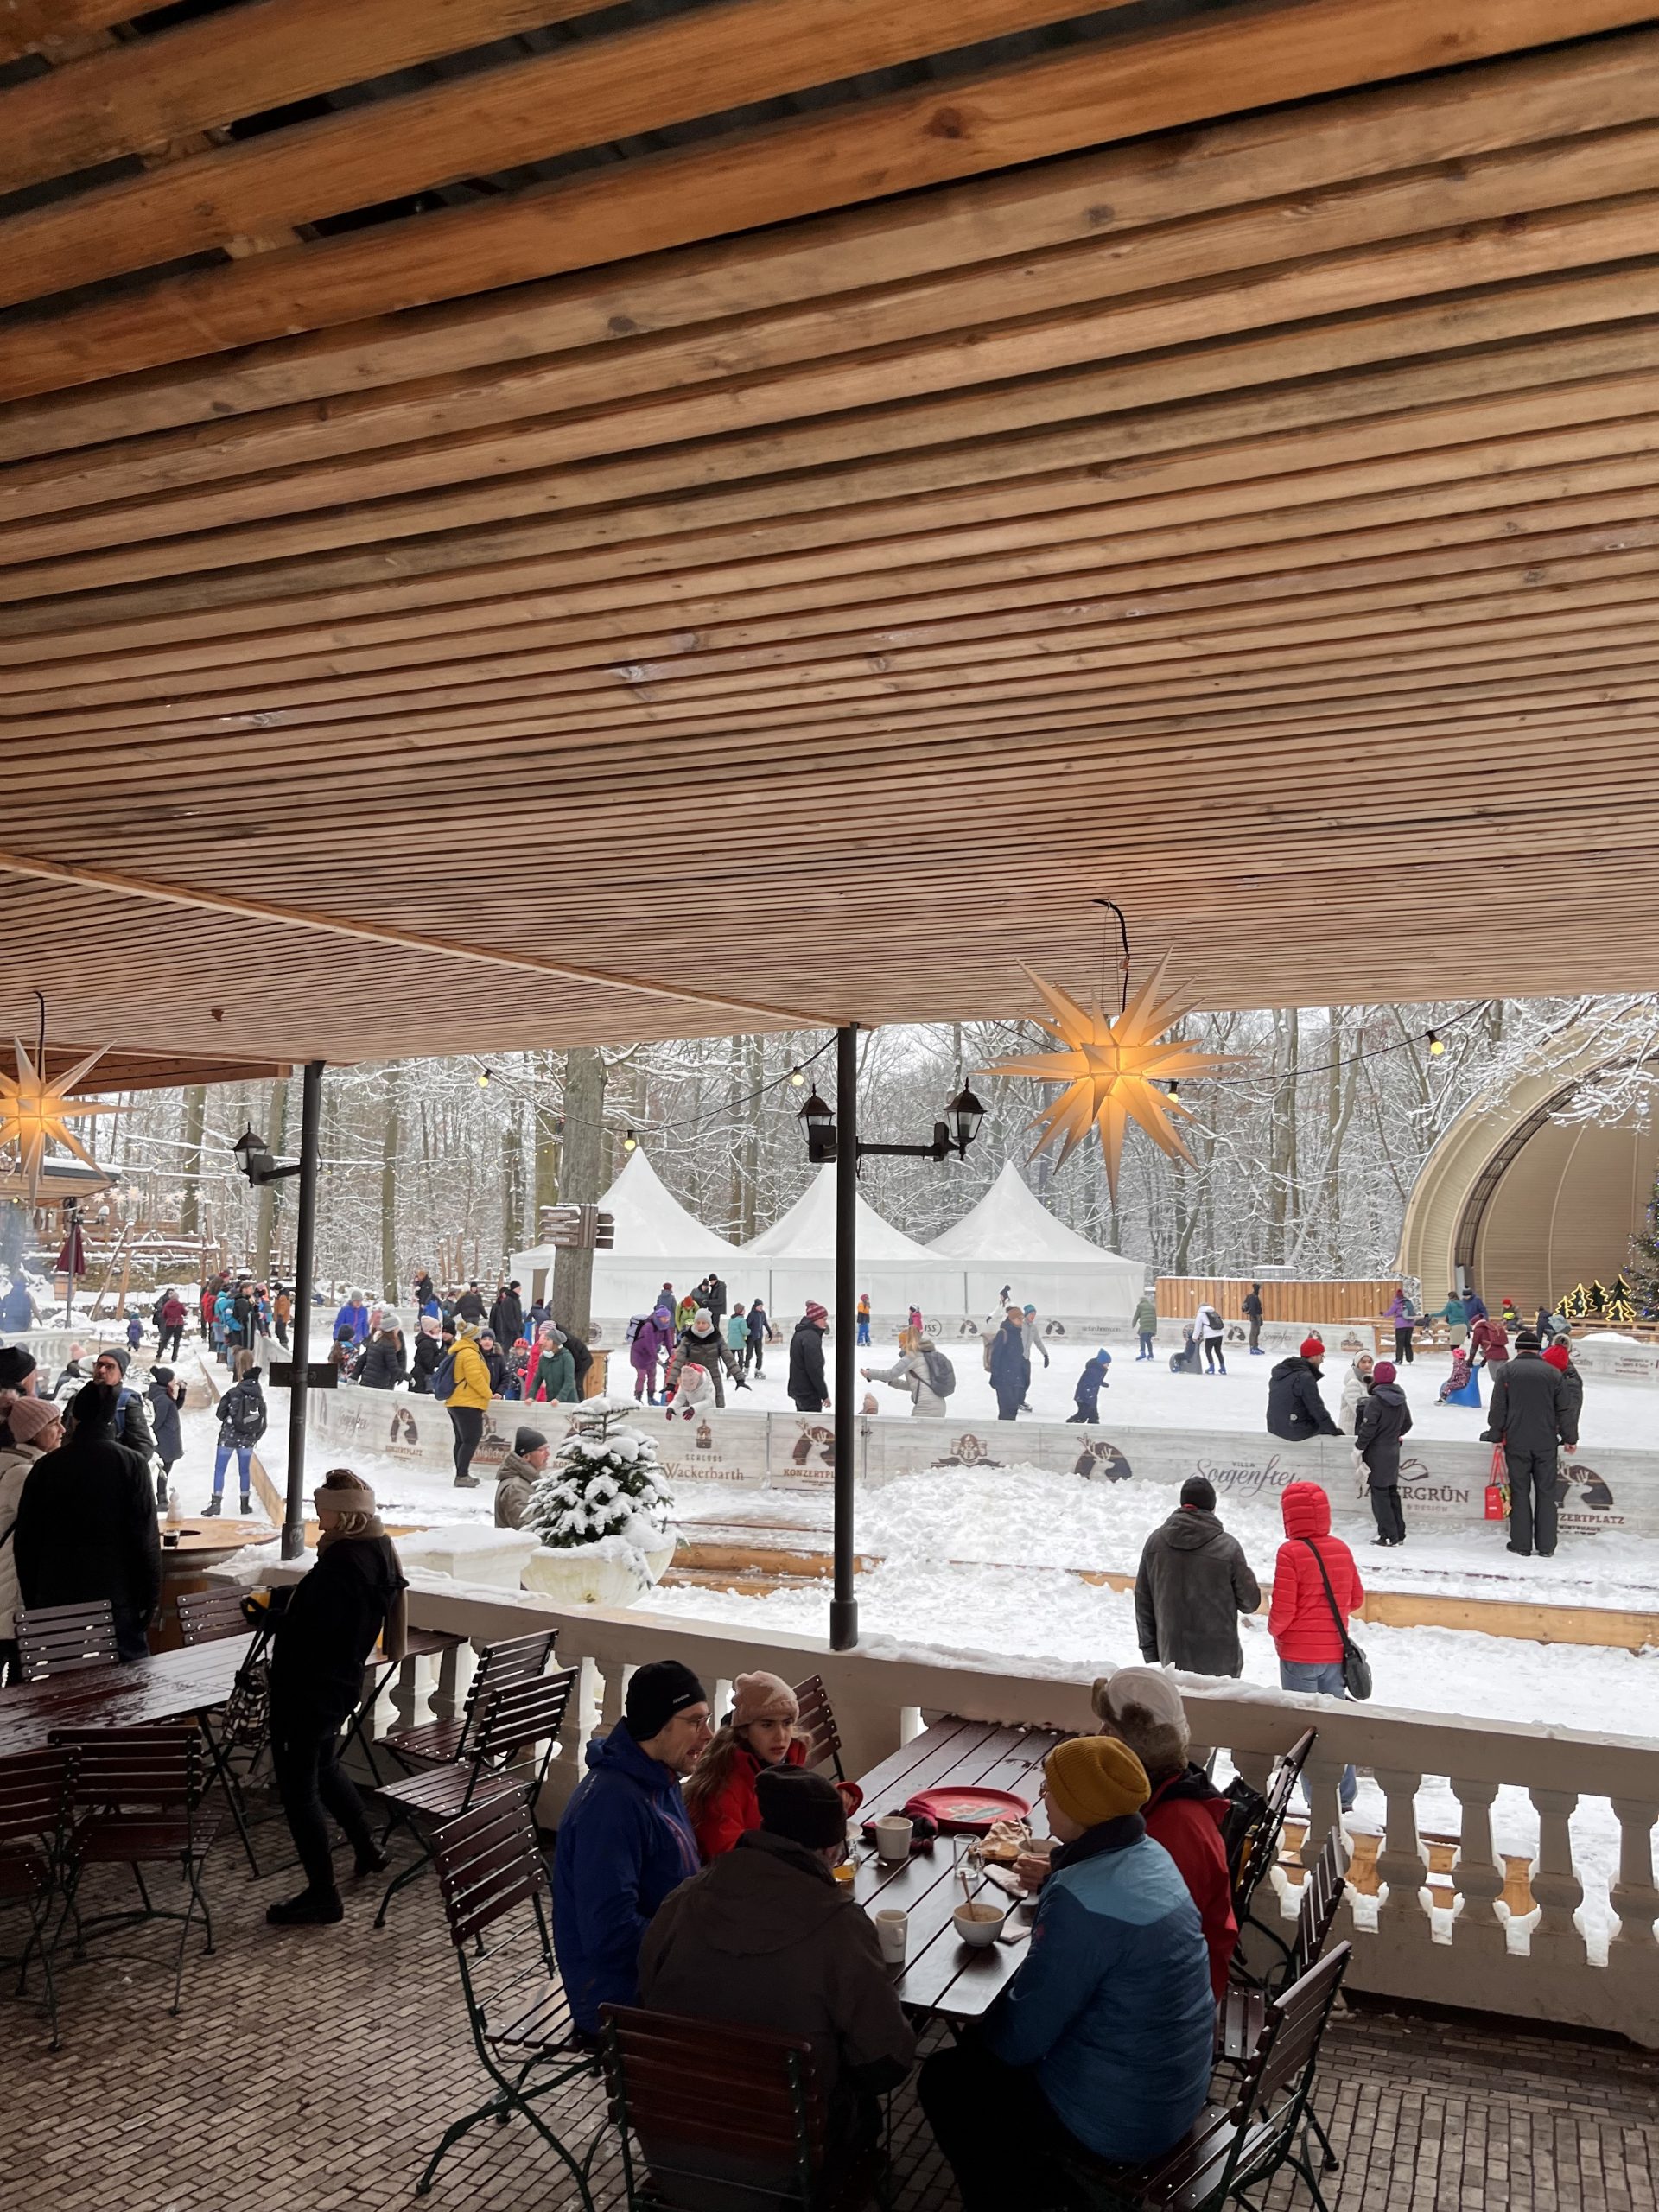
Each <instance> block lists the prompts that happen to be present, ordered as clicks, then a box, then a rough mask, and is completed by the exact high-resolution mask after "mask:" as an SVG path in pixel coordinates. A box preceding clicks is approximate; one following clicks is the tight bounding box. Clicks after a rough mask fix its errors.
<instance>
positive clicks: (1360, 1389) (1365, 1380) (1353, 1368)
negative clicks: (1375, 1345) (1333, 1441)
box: [1337, 1359, 1371, 1436]
mask: <svg viewBox="0 0 1659 2212" xmlns="http://www.w3.org/2000/svg"><path fill="white" fill-rule="evenodd" d="M1370 1387H1371V1378H1370V1376H1369V1375H1362V1374H1361V1373H1360V1371H1359V1362H1358V1360H1357V1359H1356V1360H1353V1361H1351V1363H1350V1364H1349V1369H1348V1372H1347V1373H1346V1374H1345V1375H1344V1376H1343V1378H1342V1402H1341V1404H1340V1405H1339V1406H1338V1408H1337V1427H1338V1428H1339V1429H1341V1431H1342V1432H1343V1433H1344V1436H1351V1435H1352V1434H1353V1433H1354V1422H1355V1421H1356V1419H1357V1416H1358V1414H1359V1402H1360V1400H1361V1399H1362V1398H1363V1396H1364V1395H1365V1393H1366V1392H1367V1391H1368V1390H1369V1389H1370Z"/></svg>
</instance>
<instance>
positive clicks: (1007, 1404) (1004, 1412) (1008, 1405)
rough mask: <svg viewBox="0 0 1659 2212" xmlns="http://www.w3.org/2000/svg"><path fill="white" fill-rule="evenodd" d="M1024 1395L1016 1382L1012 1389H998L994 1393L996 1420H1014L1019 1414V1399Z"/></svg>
mask: <svg viewBox="0 0 1659 2212" xmlns="http://www.w3.org/2000/svg"><path fill="white" fill-rule="evenodd" d="M1025 1395H1026V1393H1025V1390H1024V1389H1021V1388H1020V1385H1019V1384H1018V1383H1016V1384H1015V1385H1014V1389H1012V1390H999V1391H998V1392H997V1394H996V1417H997V1419H998V1421H1013V1420H1014V1419H1015V1418H1016V1417H1017V1415H1018V1414H1019V1411H1020V1401H1021V1400H1022V1399H1023V1398H1024V1396H1025Z"/></svg>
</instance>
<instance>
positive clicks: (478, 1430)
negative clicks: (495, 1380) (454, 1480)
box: [449, 1406, 484, 1476]
mask: <svg viewBox="0 0 1659 2212" xmlns="http://www.w3.org/2000/svg"><path fill="white" fill-rule="evenodd" d="M449 1425H450V1427H452V1428H453V1429H454V1432H455V1473H456V1474H457V1476H460V1475H464V1474H466V1473H467V1471H469V1469H470V1468H471V1466H472V1464H473V1454H474V1452H476V1451H477V1449H478V1447H479V1446H480V1444H481V1443H482V1442H483V1441H484V1408H482V1407H481V1406H451V1407H450V1408H449Z"/></svg>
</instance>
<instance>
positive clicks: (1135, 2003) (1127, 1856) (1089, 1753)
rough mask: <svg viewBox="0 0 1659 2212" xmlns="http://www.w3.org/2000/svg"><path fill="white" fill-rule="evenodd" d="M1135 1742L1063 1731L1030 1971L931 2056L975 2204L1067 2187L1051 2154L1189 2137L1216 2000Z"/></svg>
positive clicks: (1199, 2104)
mask: <svg viewBox="0 0 1659 2212" xmlns="http://www.w3.org/2000/svg"><path fill="white" fill-rule="evenodd" d="M1150 1795H1151V1789H1150V1785H1149V1784H1148V1783H1147V1776H1146V1770H1145V1769H1144V1768H1143V1767H1142V1766H1141V1762H1140V1760H1139V1759H1138V1758H1136V1757H1135V1753H1134V1752H1133V1751H1130V1749H1129V1748H1128V1745H1127V1744H1122V1743H1119V1742H1117V1741H1116V1739H1115V1738H1112V1737H1109V1736H1078V1737H1073V1738H1071V1740H1070V1741H1069V1742H1067V1743H1064V1744H1060V1745H1056V1747H1055V1749H1054V1750H1053V1751H1051V1752H1050V1753H1049V1755H1048V1759H1047V1762H1046V1765H1045V1768H1044V1770H1043V1802H1044V1803H1045V1804H1046V1806H1047V1808H1048V1819H1049V1827H1050V1828H1051V1829H1052V1833H1053V1834H1054V1835H1055V1836H1056V1837H1058V1840H1059V1842H1060V1844H1061V1848H1060V1849H1059V1850H1058V1851H1057V1852H1056V1853H1054V1856H1053V1858H1052V1861H1051V1862H1050V1871H1049V1872H1048V1874H1047V1877H1046V1879H1045V1880H1044V1883H1043V1888H1042V1900H1041V1903H1040V1904H1039V1906H1038V1908H1037V1917H1036V1921H1035V1923H1034V1925H1033V1929H1032V1935H1031V1948H1030V1951H1029V1953H1028V1955H1027V1957H1026V1959H1025V1961H1024V1962H1023V1963H1022V1965H1021V1966H1020V1971H1019V1972H1018V1973H1017V1974H1015V1975H1014V1980H1012V1981H1011V1982H1010V1983H1009V1984H1008V1986H1007V1989H1006V1990H1005V1991H1004V1992H1003V1993H1002V1995H1001V1997H1000V1998H999V1999H998V2000H997V2002H996V2003H995V2005H993V2006H992V2008H991V2010H990V2012H988V2014H987V2015H986V2018H985V2021H984V2024H983V2026H982V2029H981V2030H980V2031H978V2032H974V2031H969V2034H967V2035H965V2036H964V2037H963V2039H962V2041H961V2042H960V2043H958V2044H956V2045H955V2046H954V2047H953V2048H951V2049H949V2050H940V2051H936V2052H935V2053H934V2054H933V2056H931V2058H929V2059H928V2060H927V2061H926V2063H925V2065H924V2066H923V2068H922V2072H921V2079H920V2082H919V2085H918V2087H919V2094H920V2096H921V2101H922V2109H923V2111H924V2112H925V2113H926V2114H927V2117H928V2120H929V2121H930V2122H931V2126H932V2129H933V2133H934V2134H935V2136H936V2137H937V2138H938V2144H939V2148H940V2149H941V2150H942V2151H943V2152H944V2155H945V2158H946V2159H947V2160H948V2161H949V2163H950V2167H951V2169H952V2171H954V2173H955V2174H956V2177H957V2187H958V2189H959V2190H960V2191H961V2193H962V2202H963V2212H1007V2207H1008V2206H1010V2205H1013V2204H1048V2203H1050V2202H1059V2201H1062V2200H1063V2199H1064V2197H1065V2190H1064V2186H1063V2184H1062V2183H1061V2179H1060V2177H1059V2175H1058V2172H1056V2171H1054V2162H1055V2160H1056V2159H1057V2158H1058V2156H1060V2155H1062V2154H1066V2153H1069V2154H1071V2156H1073V2157H1079V2158H1082V2159H1083V2160H1084V2163H1085V2164H1086V2163H1088V2162H1090V2161H1092V2160H1096V2159H1103V2160H1105V2161H1107V2162H1109V2163H1110V2164H1133V2165H1138V2164H1141V2161H1143V2160H1145V2159H1148V2158H1159V2157H1160V2156H1161V2155H1162V2154H1163V2153H1164V2152H1166V2151H1169V2150H1172V2149H1173V2147H1174V2145H1176V2144H1177V2143H1179V2141H1180V2139H1181V2138H1182V2136H1184V2135H1185V2133H1186V2132H1187V2130H1188V2129H1189V2128H1190V2127H1191V2126H1192V2123H1193V2121H1194V2120H1197V2118H1198V2113H1200V2111H1201V2110H1202V2109H1203V2107H1204V2103H1205V2096H1206V2094H1207V2093H1208V2090H1209V2086H1210V2076H1211V2071H1212V2070H1213V2068H1214V2065H1215V2040H1216V2005H1215V1999H1214V1997H1213V1996H1212V1994H1211V1986H1210V1963H1209V1954H1208V1953H1207V1951H1206V1950H1205V1942H1204V1930H1203V1927H1202V1924H1201V1923H1200V1921H1199V1918H1198V1907H1197V1906H1196V1905H1195V1904H1193V1902H1192V1893H1191V1891H1189V1890H1188V1888H1187V1886H1186V1883H1185V1880H1184V1879H1183V1878H1182V1876H1181V1873H1180V1871H1179V1868H1178V1867H1177V1866H1176V1864H1175V1862H1174V1860H1173V1859H1172V1858H1171V1857H1170V1855H1169V1853H1167V1852H1166V1850H1165V1849H1164V1847H1163V1846H1162V1844H1160V1843H1154V1841H1153V1840H1152V1838H1151V1837H1150V1836H1149V1835H1148V1834H1147V1829H1146V1823H1145V1821H1142V1819H1141V1813H1140V1808H1141V1806H1143V1805H1144V1804H1145V1803H1146V1802H1147V1797H1148V1796H1150Z"/></svg>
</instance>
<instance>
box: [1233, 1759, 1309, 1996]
mask: <svg viewBox="0 0 1659 2212" xmlns="http://www.w3.org/2000/svg"><path fill="white" fill-rule="evenodd" d="M1318 1740H1319V1731H1318V1730H1317V1729H1315V1728H1310V1729H1308V1730H1307V1732H1306V1734H1304V1735H1301V1736H1299V1737H1298V1738H1297V1739H1296V1741H1295V1742H1294V1744H1293V1745H1291V1747H1290V1749H1289V1750H1288V1751H1287V1752H1286V1753H1285V1756H1284V1757H1283V1758H1282V1759H1281V1760H1280V1762H1279V1764H1278V1766H1277V1767H1276V1768H1275V1769H1274V1776H1273V1779H1272V1781H1271V1782H1270V1783H1268V1794H1267V1796H1266V1797H1265V1798H1264V1799H1263V1801H1262V1810H1261V1812H1260V1814H1259V1815H1257V1816H1256V1819H1255V1821H1254V1823H1253V1824H1252V1825H1251V1827H1249V1829H1248V1830H1247V1831H1246V1833H1245V1834H1244V1836H1243V1840H1242V1845H1241V1848H1240V1851H1239V1853H1238V1856H1237V1859H1236V1861H1235V1864H1234V1870H1233V1917H1234V1919H1235V1920H1236V1922H1237V1923H1238V1932H1239V1941H1240V1944H1241V1946H1242V1944H1243V1936H1244V1929H1245V1927H1246V1925H1247V1924H1248V1925H1249V1927H1251V1928H1254V1929H1256V1930H1257V1931H1258V1932H1259V1933H1260V1934H1262V1935H1263V1936H1266V1937H1267V1938H1268V1942H1271V1943H1274V1944H1275V1945H1277V1947H1278V1948H1279V1950H1280V1951H1281V1953H1282V1955H1284V1957H1285V1958H1286V1959H1287V1960H1288V1959H1289V1957H1290V1946H1289V1944H1288V1943H1287V1942H1286V1941H1285V1939H1284V1937H1283V1936H1281V1934H1280V1933H1279V1931H1278V1929H1275V1928H1272V1927H1270V1926H1269V1925H1268V1923H1267V1922H1265V1921H1262V1920H1258V1919H1257V1918H1256V1917H1255V1913H1254V1911H1253V1910H1251V1908H1252V1904H1253V1903H1254V1900H1255V1893H1256V1891H1257V1890H1258V1889H1259V1888H1260V1887H1261V1885H1262V1882H1263V1881H1265V1880H1266V1878H1267V1877H1268V1872H1269V1871H1270V1870H1271V1868H1272V1867H1273V1866H1274V1864H1275V1862H1276V1861H1277V1859H1278V1857H1279V1837H1280V1834H1281V1830H1282V1829H1283V1827H1284V1825H1285V1815H1286V1814H1287V1812H1288V1811H1289V1809H1290V1801H1291V1798H1292V1796H1293V1795H1294V1792H1295V1789H1296V1785H1297V1783H1299V1782H1300V1780H1301V1778H1302V1769H1303V1768H1304V1767H1305V1766H1306V1764H1307V1761H1308V1755H1309V1753H1310V1752H1311V1751H1313V1746H1314V1745H1315V1743H1316V1742H1317V1741H1318ZM1235 1972H1236V1976H1237V1977H1238V1978H1240V1979H1243V1980H1252V1979H1255V1980H1259V1977H1255V1976H1252V1975H1251V1974H1250V1973H1249V1968H1248V1967H1244V1966H1243V1962H1242V1961H1240V1960H1238V1959H1237V1958H1235Z"/></svg>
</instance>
